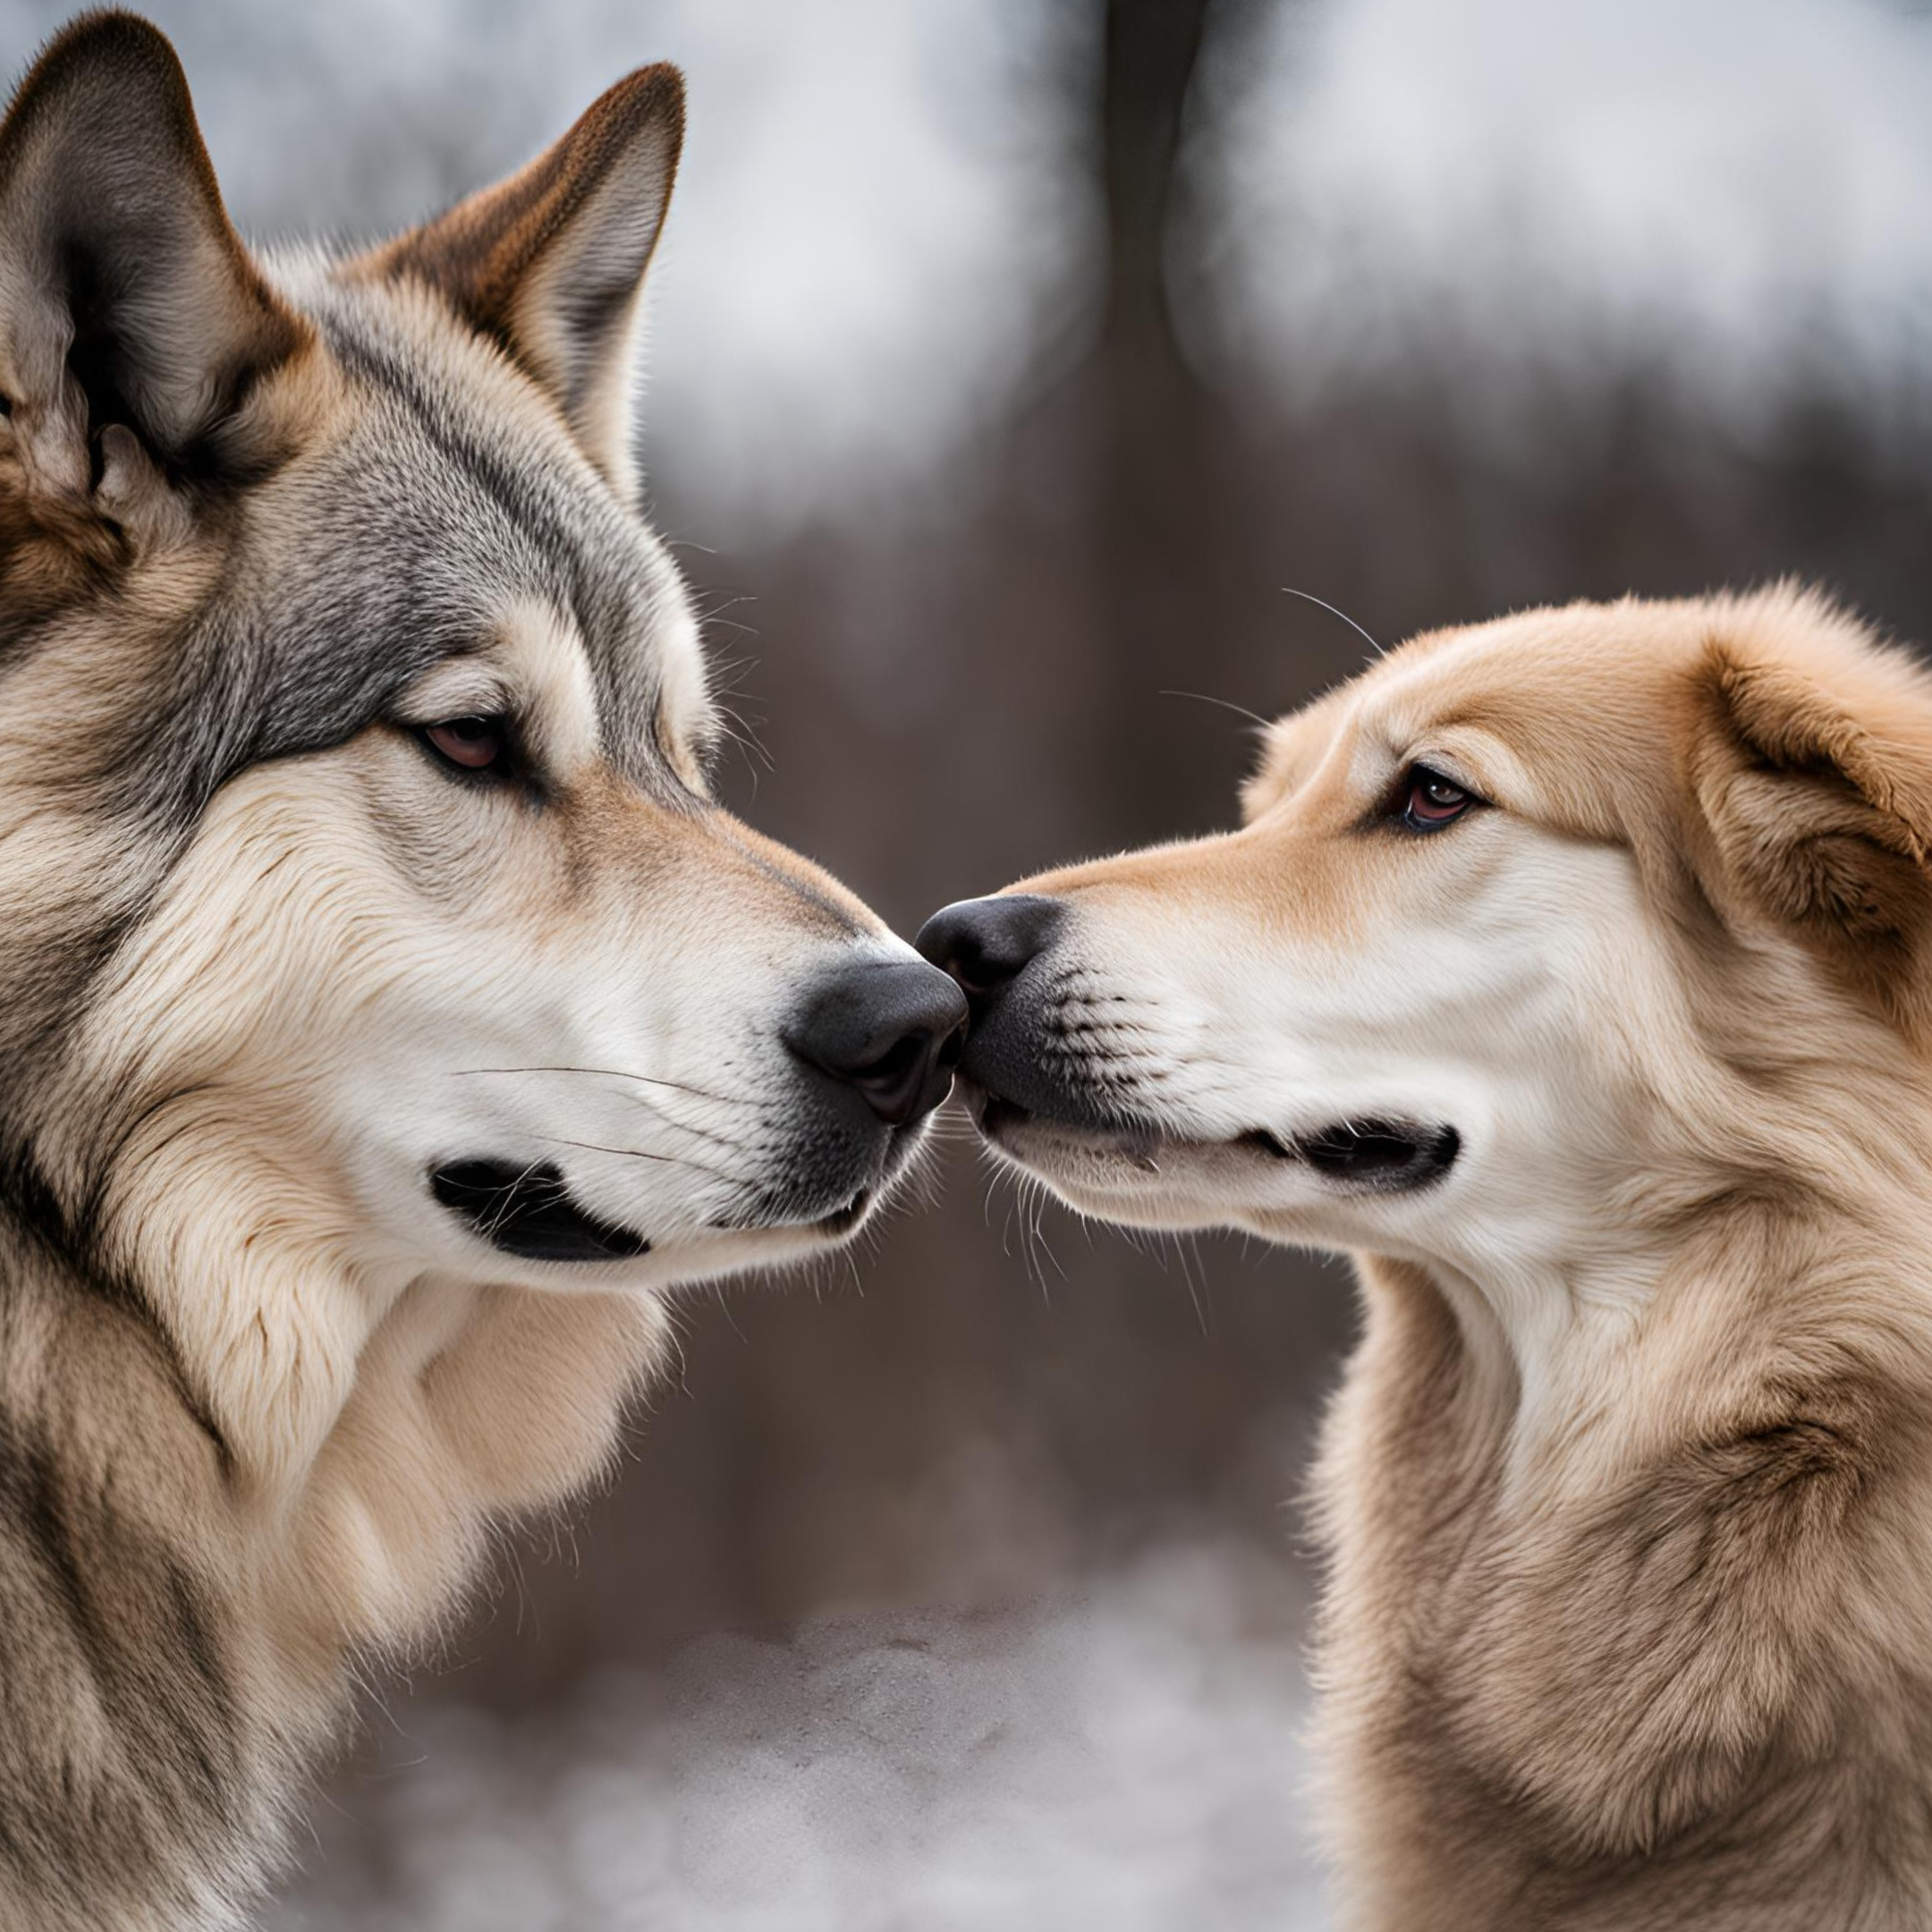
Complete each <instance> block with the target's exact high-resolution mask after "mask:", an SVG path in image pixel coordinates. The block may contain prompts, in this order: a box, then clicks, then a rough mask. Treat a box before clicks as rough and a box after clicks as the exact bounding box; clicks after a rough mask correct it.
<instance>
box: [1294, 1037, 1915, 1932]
mask: <svg viewBox="0 0 1932 1932" xmlns="http://www.w3.org/2000/svg"><path fill="white" fill-rule="evenodd" d="M1872 1089H1873V1090H1874V1091H1876V1092H1877V1093H1878V1094H1880V1095H1882V1096H1883V1098H1882V1099H1880V1100H1877V1101H1876V1102H1874V1103H1872V1104H1871V1105H1870V1106H1869V1108H1868V1110H1866V1109H1861V1110H1860V1115H1861V1117H1860V1119H1859V1120H1858V1121H1857V1122H1855V1123H1820V1122H1818V1121H1817V1120H1816V1119H1812V1120H1809V1121H1805V1122H1801V1121H1799V1120H1796V1119H1793V1120H1791V1121H1788V1122H1785V1123H1783V1125H1784V1130H1785V1131H1787V1132H1788V1133H1790V1134H1791V1135H1792V1137H1793V1141H1794V1146H1795V1147H1801V1146H1802V1145H1803V1141H1804V1138H1805V1136H1806V1135H1807V1134H1809V1135H1810V1136H1813V1137H1815V1136H1816V1135H1818V1133H1820V1132H1828V1133H1833V1134H1835V1135H1836V1136H1837V1140H1836V1144H1837V1145H1838V1146H1840V1147H1841V1148H1846V1149H1849V1150H1856V1151H1857V1153H1858V1156H1859V1157H1858V1159H1857V1160H1856V1161H1855V1162H1842V1163H1841V1164H1840V1165H1839V1168H1838V1174H1837V1182H1838V1187H1839V1191H1837V1192H1836V1193H1835V1194H1827V1193H1826V1191H1824V1188H1823V1186H1822V1185H1820V1186H1818V1187H1808V1186H1806V1185H1804V1184H1803V1183H1802V1182H1800V1183H1799V1184H1797V1185H1795V1186H1794V1185H1793V1182H1792V1175H1793V1174H1802V1173H1803V1171H1804V1169H1803V1166H1802V1165H1801V1161H1800V1157H1797V1156H1795V1155H1794V1162H1799V1164H1797V1165H1792V1166H1790V1167H1787V1168H1786V1170H1785V1172H1784V1178H1783V1180H1782V1182H1780V1183H1779V1185H1778V1186H1777V1187H1775V1189H1774V1188H1772V1187H1768V1186H1767V1187H1762V1188H1754V1187H1752V1186H1751V1185H1750V1183H1749V1181H1748V1180H1747V1179H1741V1178H1739V1177H1735V1176H1733V1177H1732V1178H1730V1179H1729V1180H1728V1181H1720V1180H1719V1178H1718V1177H1717V1175H1716V1173H1715V1171H1714V1172H1713V1174H1711V1175H1710V1176H1709V1177H1708V1185H1707V1190H1706V1191H1704V1199H1703V1201H1702V1205H1701V1207H1700V1208H1697V1209H1696V1211H1694V1212H1683V1213H1681V1214H1680V1215H1679V1216H1677V1218H1676V1223H1675V1225H1676V1230H1677V1232H1676V1233H1675V1234H1674V1237H1672V1236H1671V1234H1670V1229H1669V1227H1668V1226H1667V1225H1665V1226H1660V1227H1657V1228H1655V1229H1653V1230H1649V1231H1647V1232H1648V1233H1649V1234H1650V1235H1651V1236H1652V1237H1653V1238H1652V1239H1649V1240H1642V1239H1640V1240H1638V1241H1636V1242H1635V1243H1634V1244H1633V1245H1634V1247H1635V1251H1637V1252H1638V1253H1639V1254H1640V1255H1641V1256H1643V1257H1644V1258H1645V1259H1644V1260H1643V1262H1642V1264H1641V1265H1640V1267H1634V1268H1633V1267H1630V1266H1628V1265H1627V1264H1625V1263H1623V1262H1622V1261H1620V1262H1619V1264H1618V1265H1617V1267H1616V1268H1615V1269H1614V1277H1615V1278H1614V1280H1610V1281H1604V1280H1601V1279H1599V1278H1598V1277H1599V1275H1600V1270H1597V1269H1595V1268H1592V1267H1589V1266H1588V1265H1586V1266H1582V1267H1579V1268H1578V1269H1576V1270H1575V1271H1574V1272H1573V1273H1572V1274H1571V1275H1569V1276H1568V1278H1567V1279H1565V1278H1562V1277H1561V1276H1560V1275H1559V1276H1557V1277H1555V1278H1552V1279H1551V1280H1549V1281H1547V1282H1545V1283H1543V1284H1540V1292H1539V1294H1538V1295H1537V1296H1531V1295H1530V1294H1528V1293H1526V1290H1527V1289H1528V1288H1530V1285H1531V1284H1528V1283H1527V1282H1525V1281H1524V1280H1522V1279H1520V1278H1519V1279H1513V1280H1510V1281H1491V1282H1484V1281H1479V1280H1474V1279H1470V1278H1469V1277H1466V1276H1464V1277H1462V1278H1458V1276H1457V1275H1456V1274H1455V1273H1454V1272H1453V1271H1447V1270H1443V1269H1439V1268H1438V1269H1430V1268H1428V1267H1421V1266H1419V1265H1415V1264H1411V1263H1402V1262H1396V1261H1392V1260H1388V1259H1378V1258H1365V1259H1363V1260H1362V1261H1361V1263H1360V1274H1361V1280H1362V1287H1363V1296H1364V1303H1365V1314H1366V1332H1365V1335H1364V1337H1363V1340H1362V1342H1361V1343H1360V1348H1359V1350H1358V1352H1357V1354H1356V1356H1355V1358H1354V1360H1353V1361H1352V1365H1351V1368H1350V1370H1349V1374H1348V1377H1347V1379H1346V1382H1345V1385H1344V1386H1343V1391H1342V1393H1341V1394H1340V1396H1339V1398H1338V1400H1337V1402H1336V1404H1335V1410H1334V1411H1333V1413H1332V1414H1331V1416H1330V1419H1329V1422H1328V1425H1327V1430H1326V1436H1325V1447H1324V1453H1323V1455H1322V1458H1321V1461H1320V1463H1319V1465H1318V1474H1317V1479H1316V1484H1315V1497H1316V1504H1317V1520H1318V1526H1319V1530H1320V1534H1321V1536H1322V1538H1323V1541H1324V1543H1325V1545H1326V1551H1327V1555H1328V1559H1329V1563H1330V1573H1329V1580H1328V1589H1327V1592H1326V1602H1325V1607H1324V1611H1323V1615H1322V1623H1321V1638H1320V1671H1321V1675H1322V1677H1323V1679H1324V1682H1325V1685H1326V1702H1325V1707H1324V1715H1323V1718H1322V1743H1323V1747H1324V1750H1325V1755H1326V1762H1327V1768H1328V1769H1329V1771H1330V1773H1331V1774H1332V1776H1331V1780H1330V1782H1329V1783H1328V1784H1327V1786H1326V1789H1327V1792H1328V1794H1329V1801H1328V1803H1329V1810H1330V1813H1331V1819H1332V1823H1333V1826H1334V1830H1335V1843H1336V1849H1337V1852H1338V1853H1339V1855H1340V1860H1341V1863H1342V1866H1343V1871H1344V1874H1345V1876H1346V1877H1347V1880H1348V1882H1349V1885H1350V1887H1351V1902H1352V1909H1353V1911H1354V1913H1355V1914H1356V1916H1355V1918H1354V1919H1352V1920H1350V1921H1349V1922H1351V1923H1359V1924H1361V1925H1363V1926H1369V1927H1375V1928H1397V1927H1409V1926H1420V1925H1428V1926H1429V1927H1430V1928H1436V1932H1457V1928H1469V1932H1477V1928H1495V1927H1497V1926H1504V1925H1510V1926H1516V1925H1522V1926H1530V1925H1534V1926H1538V1927H1542V1926H1549V1927H1562V1928H1565V1932H1569V1928H1597V1927H1601V1928H1606V1932H1608V1928H1624V1927H1630V1926H1634V1925H1643V1926H1645V1927H1646V1928H1670V1927H1674V1926H1682V1927H1685V1928H1690V1927H1692V1926H1695V1927H1699V1928H1711V1927H1735V1928H1739V1932H1742V1928H1752V1932H1764V1928H1784V1927H1789V1928H1792V1932H1797V1928H1810V1927H1814V1926H1817V1925H1821V1924H1826V1923H1831V1924H1839V1923H1845V1922H1853V1923H1856V1924H1858V1925H1860V1926H1870V1927H1874V1928H1877V1927H1886V1928H1890V1927H1904V1926H1907V1925H1917V1924H1920V1923H1923V1922H1924V1920H1925V1916H1926V1914H1927V1912H1928V1911H1932V1847H1928V1835H1927V1829H1926V1818H1925V1816H1924V1813H1925V1809H1926V1801H1925V1797H1924V1785H1923V1777H1924V1767H1925V1765H1926V1764H1927V1762H1928V1761H1932V1683H1928V1682H1926V1681H1925V1679H1924V1676H1923V1673H1922V1669H1921V1667H1920V1660H1922V1659H1923V1658H1924V1657H1926V1656H1928V1655H1932V1562H1928V1558H1927V1555H1926V1553H1925V1549H1924V1540H1923V1531H1922V1526H1923V1523H1924V1521H1926V1520H1927V1515H1928V1511H1932V1263H1928V1260H1927V1254H1928V1239H1927V1236H1928V1229H1932V1181H1928V1175H1927V1174H1926V1172H1925V1170H1924V1165H1923V1158H1922V1154H1921V1153H1920V1152H1919V1150H1922V1149H1923V1148H1925V1147H1926V1146H1928V1145H1932V1099H1928V1083H1927V1080H1926V1077H1925V1071H1924V1068H1923V1066H1922V1064H1920V1063H1919V1061H1918V1058H1917V1056H1916V1055H1900V1054H1898V1053H1897V1051H1896V1048H1895V1047H1894V1054H1893V1056H1892V1060H1891V1064H1890V1066H1889V1068H1885V1067H1875V1068H1874V1069H1873V1070H1872ZM1761 1111H1762V1112H1763V1113H1764V1114H1767V1115H1768V1116H1771V1118H1770V1125H1769V1127H1768V1128H1767V1126H1766V1125H1765V1124H1764V1123H1759V1125H1758V1128H1757V1130H1756V1131H1757V1132H1758V1133H1763V1132H1765V1131H1775V1129H1776V1127H1777V1126H1778V1124H1779V1123H1777V1122H1776V1120H1775V1107H1773V1106H1769V1105H1767V1106H1765V1107H1764V1108H1762V1109H1761ZM1875 1123H1877V1126H1880V1127H1882V1128H1883V1131H1884V1133H1883V1139H1882V1140H1880V1139H1879V1138H1878V1136H1877V1131H1876V1130H1875ZM1813 1144H1815V1140H1814V1143H1813ZM1848 1175H1849V1176H1850V1177H1851V1178H1850V1180H1849V1181H1848V1180H1847V1176H1848ZM1698 1192H1699V1190H1697V1189H1689V1190H1687V1194H1689V1195H1691V1196H1693V1197H1694V1196H1695V1195H1696V1194H1697V1193H1698ZM1685 1205H1686V1208H1689V1205H1690V1204H1689V1201H1688V1200H1687V1202H1686V1204H1685ZM1666 1237H1669V1238H1666ZM1532 1302H1534V1304H1535V1306H1536V1314H1535V1318H1534V1319H1533V1320H1529V1319H1527V1318H1525V1315H1524V1310H1525V1309H1526V1308H1527V1307H1529V1306H1530V1305H1531V1304H1532ZM1767 1577H1768V1578H1771V1579H1773V1580H1774V1581H1773V1582H1772V1584H1771V1586H1770V1588H1769V1589H1768V1590H1767V1588H1766V1581H1765V1580H1766V1579H1767ZM1424 1580H1427V1581H1426V1582H1425V1581H1424ZM1747 1585H1748V1586H1749V1587H1747ZM1526 1687H1534V1690H1533V1692H1531V1691H1526ZM1395 1846H1400V1847H1402V1848H1403V1850H1402V1854H1401V1855H1399V1856H1398V1855H1394V1853H1393V1852H1392V1851H1391V1848H1392V1847H1395ZM1848 1900H1856V1901H1858V1902H1859V1904H1858V1909H1859V1911H1860V1914H1861V1915H1860V1916H1859V1917H1857V1918H1856V1919H1854V1920H1851V1921H1847V1920H1846V1919H1844V1917H1843V1914H1844V1912H1845V1911H1846V1909H1847V1901H1848Z"/></svg>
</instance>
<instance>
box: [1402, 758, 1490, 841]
mask: <svg viewBox="0 0 1932 1932" xmlns="http://www.w3.org/2000/svg"><path fill="white" fill-rule="evenodd" d="M1400 796H1401V800H1402V809H1401V810H1400V812H1399V813H1398V815H1397V816H1398V818H1400V820H1401V822H1402V825H1404V826H1407V828H1408V829H1409V830H1410V831H1411V832H1438V831H1440V830H1441V829H1442V827H1443V826H1445V825H1453V824H1454V823H1455V821H1456V820H1457V819H1458V818H1461V817H1462V815H1463V813H1464V812H1466V811H1467V810H1468V809H1470V806H1471V805H1478V804H1480V803H1481V802H1482V801H1480V800H1479V798H1478V797H1477V796H1476V794H1475V793H1474V792H1469V791H1466V790H1465V789H1464V788H1463V787H1462V786H1461V785H1459V784H1456V782H1455V781H1454V780H1453V778H1445V777H1444V776H1443V775H1442V774H1441V773H1440V772H1438V771H1431V770H1430V769H1429V768H1428V766H1427V765H1411V767H1409V770H1408V773H1407V775H1405V776H1404V777H1403V779H1402V792H1401V794H1400Z"/></svg>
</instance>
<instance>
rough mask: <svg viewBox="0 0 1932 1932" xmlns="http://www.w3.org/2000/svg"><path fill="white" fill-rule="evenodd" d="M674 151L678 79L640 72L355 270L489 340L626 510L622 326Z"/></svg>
mask: <svg viewBox="0 0 1932 1932" xmlns="http://www.w3.org/2000/svg"><path fill="white" fill-rule="evenodd" d="M683 140H684V80H683V76H682V74H680V73H679V72H678V71H677V69H676V68H675V67H671V66H665V65H659V66H656V67H643V68H640V69H639V70H638V72H635V73H633V74H631V75H628V76H627V77H626V78H625V79H623V80H620V81H619V82H618V83H617V84H616V86H615V87H614V88H612V89H610V90H609V91H608V92H607V93H606V94H604V95H602V96H600V97H598V98H597V100H596V101H595V102H593V103H592V104H591V106H589V108H588V109H587V110H586V111H585V113H584V114H583V117H582V118H581V119H580V121H579V122H578V123H577V124H576V126H575V127H573V128H572V130H571V131H570V132H569V133H568V134H566V135H565V136H564V137H563V140H560V141H558V142H557V144H556V145H555V147H554V148H550V149H549V150H548V151H547V153H545V154H541V155H539V156H538V157H537V158H536V160H534V161H532V162H531V163H530V165H529V166H528V167H526V168H524V169H522V170H521V172H520V173H518V174H513V175H512V176H511V177H510V178H509V180H507V181H504V182H498V183H497V185H496V187H494V188H486V189H485V190H484V191H482V192H481V193H480V194H476V195H472V196H471V197H470V199H468V200H467V201H463V202H461V203H459V204H458V205H457V206H456V207H455V208H452V209H451V210H450V211H449V213H448V214H446V215H443V216H438V217H437V218H436V220H435V221H432V222H429V223H428V224H426V225H424V226H423V227H420V228H418V229H415V230H413V231H412V232H411V233H408V234H405V235H402V236H400V237H399V238H398V239H397V240H395V241H394V242H389V243H388V244H386V246H385V247H383V248H380V249H377V250H376V251H375V252H374V253H373V254H371V255H370V256H369V257H368V258H367V260H366V264H365V266H366V267H368V269H369V270H370V271H371V272H374V273H377V274H382V275H415V276H416V277H418V278H419V279H420V280H422V281H425V282H428V284H431V286H433V287H434V288H436V290H437V291H438V292H440V293H441V294H442V295H443V296H444V297H445V300H446V301H449V302H450V304H451V305H452V306H453V308H454V309H456V311H457V313H458V314H459V315H461V316H462V318H463V319H464V320H465V321H467V322H468V323H469V324H470V326H471V327H473V328H475V329H477V330H479V332H480V333H482V334H483V335H487V336H488V337H490V338H491V340H493V341H495V342H496V343H500V344H501V345H502V346H503V348H504V350H505V351H506V352H508V353H509V354H510V355H511V356H512V357H513V358H514V359H515V360H516V361H517V362H518V363H519V364H520V365H521V367H522V368H523V369H524V370H525V371H526V372H527V373H528V374H529V375H530V377H532V378H534V380H535V381H536V382H538V384H539V385H540V386H542V387H543V388H544V389H546V390H547V391H548V392H549V394H550V395H551V396H552V397H553V398H554V399H555V402H556V404H557V406H558V408H559V409H561V410H562V411H563V416H564V419H565V420H566V421H567V422H568V423H569V424H570V426H571V430H572V434H573V435H574V436H576V438H577V441H578V443H579V445H580V447H581V448H582V449H583V451H584V453H585V454H587V455H588V456H589V458H590V460H591V462H594V463H596V464H597V468H598V469H599V470H602V471H603V472H604V475H605V477H606V479H608V480H609V482H610V483H611V485H612V487H614V489H616V490H617V492H618V493H619V494H620V495H621V496H624V497H625V498H626V499H628V498H629V497H630V496H631V488H632V472H631V382H632V369H631V336H632V333H633V325H634V323H635V321H636V318H637V312H638V306H639V292H640V290H641V288H642V286H643V282H644V271H645V270H646V268H648V267H649V266H650V258H651V254H652V251H653V250H655V249H656V248H657V236H658V233H659V231H660V230H661V229H662V228H663V226H664V218H665V207H666V205H667V204H668V203H669V201H670V199H671V184H672V182H673V180H674V177H675V176H676V174H677V164H678V153H679V150H680V148H682V146H683Z"/></svg>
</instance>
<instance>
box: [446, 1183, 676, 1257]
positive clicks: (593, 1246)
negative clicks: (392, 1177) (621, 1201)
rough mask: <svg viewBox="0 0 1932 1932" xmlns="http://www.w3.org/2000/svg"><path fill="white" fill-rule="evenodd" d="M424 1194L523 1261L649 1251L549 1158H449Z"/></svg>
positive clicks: (631, 1230)
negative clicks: (524, 1161)
mask: <svg viewBox="0 0 1932 1932" xmlns="http://www.w3.org/2000/svg"><path fill="white" fill-rule="evenodd" d="M429 1191H430V1192H431V1193H432V1194H434V1195H435V1196H436V1199H437V1200H438V1201H440V1202H441V1203H442V1204H443V1206H444V1207H445V1208H448V1209H449V1211H450V1212H451V1213H452V1214H453V1215H454V1216H456V1218H457V1219H458V1220H459V1221H461V1222H462V1223H463V1224H464V1225H465V1226H467V1227H468V1228H469V1229H470V1233H473V1234H475V1235H477V1236H479V1238H480V1239H481V1240H483V1241H487V1242H488V1243H489V1244H490V1246H491V1247H492V1248H495V1249H496V1250H499V1251H500V1252H501V1253H504V1254H509V1255H517V1256H519V1257H521V1258H522V1259H524V1260H526V1261H629V1260H633V1259H635V1258H636V1257H638V1256H639V1255H645V1254H648V1253H649V1252H650V1245H651V1244H650V1242H649V1241H647V1240H646V1239H645V1238H644V1236H643V1235H641V1234H640V1233H638V1232H637V1231H636V1230H635V1229H634V1228H627V1227H623V1226H620V1225H619V1224H617V1223H616V1222H614V1221H606V1220H603V1219H601V1218H600V1217H599V1216H597V1215H594V1214H592V1213H591V1212H590V1210H589V1208H586V1207H584V1206H583V1205H582V1203H581V1202H580V1201H578V1200H577V1199H574V1198H573V1197H572V1193H571V1191H570V1189H569V1187H568V1186H567V1185H566V1184H565V1183H564V1180H563V1172H562V1170H561V1169H559V1168H558V1167H557V1166H556V1165H555V1164H554V1163H552V1162H549V1161H544V1162H541V1163H539V1164H538V1165H535V1166H530V1165H518V1164H517V1163H516V1162H514V1161H502V1160H487V1159H479V1160H462V1161H451V1162H449V1163H447V1164H446V1165H444V1166H441V1167H437V1168H436V1169H434V1170H432V1172H431V1174H430V1175H429Z"/></svg>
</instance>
